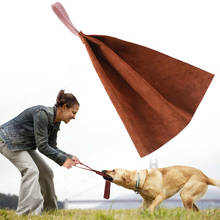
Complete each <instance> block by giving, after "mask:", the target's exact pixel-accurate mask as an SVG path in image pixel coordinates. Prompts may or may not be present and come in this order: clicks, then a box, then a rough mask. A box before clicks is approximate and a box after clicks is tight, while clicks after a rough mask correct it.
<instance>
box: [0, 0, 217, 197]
mask: <svg viewBox="0 0 220 220" xmlns="http://www.w3.org/2000/svg"><path fill="white" fill-rule="evenodd" d="M60 2H61V3H62V4H63V6H64V7H65V9H66V10H67V12H68V14H69V16H70V18H71V20H72V22H73V23H74V25H75V26H76V28H78V30H81V31H83V32H84V33H85V34H100V35H109V36H113V37H117V38H120V39H123V40H127V41H130V42H133V43H137V44H141V45H144V46H147V47H149V48H152V49H155V50H157V51H160V52H162V53H165V54H167V55H169V56H172V57H175V58H177V59H179V60H182V61H184V62H187V63H190V64H192V65H194V66H196V67H199V68H201V69H204V70H206V71H208V72H211V73H214V74H215V77H214V80H213V82H212V84H211V86H210V87H209V89H208V91H207V93H206V95H205V97H204V99H203V101H202V103H201V104H200V105H199V108H198V110H197V111H196V114H195V115H194V117H193V120H192V121H191V123H190V124H189V125H188V126H187V128H185V129H184V130H183V131H182V132H181V133H180V134H179V135H177V136H176V137H175V138H174V139H172V140H171V141H170V142H169V143H167V144H165V145H164V146H163V147H161V148H160V149H159V150H157V151H156V152H154V153H152V154H150V155H148V156H145V157H143V158H140V156H139V155H138V153H137V151H136V149H135V147H134V145H133V143H132V141H131V139H130V137H129V135H128V133H127V131H126V129H125V128H124V126H123V124H122V122H121V120H120V118H119V116H118V115H117V112H116V111H115V109H114V107H113V105H112V103H111V101H110V99H109V97H108V95H107V94H106V92H105V90H104V88H103V86H102V84H101V82H100V80H99V78H98V76H97V73H96V72H95V70H94V67H93V65H92V63H91V61H90V59H89V56H88V54H87V51H86V49H85V47H84V44H83V43H82V42H81V41H80V39H79V38H77V37H76V36H75V35H73V34H72V33H71V32H70V31H69V30H68V29H67V28H66V27H65V26H64V25H63V24H62V23H61V22H60V20H58V18H57V17H56V15H55V14H54V12H53V11H52V9H51V4H53V3H55V1H51V0H32V1H30V0H20V1H17V0H7V1H1V2H0V95H1V105H0V113H1V114H0V124H3V123H4V122H6V121H8V120H10V119H11V118H12V117H14V116H16V115H17V114H19V113H20V112H21V111H22V110H24V109H25V108H27V107H30V106H33V105H38V104H41V105H46V106H53V105H54V103H55V100H56V96H57V93H58V92H59V90H60V89H65V90H66V92H71V93H73V94H74V95H75V96H76V97H77V99H78V100H79V102H80V110H79V112H78V114H77V116H76V120H74V121H72V122H70V123H69V124H68V125H66V124H62V125H61V131H60V132H59V135H58V147H59V148H60V149H62V150H64V151H66V152H68V153H72V154H74V155H76V156H78V157H79V159H80V160H81V161H82V162H84V163H85V164H88V165H89V166H91V167H93V168H94V169H98V170H102V169H113V168H116V167H120V168H127V169H145V168H148V166H149V160H150V158H157V159H158V163H159V166H160V167H163V166H170V165H176V164H180V165H181V164H183V165H190V166H194V167H197V168H199V169H201V170H203V171H204V172H205V173H206V174H207V175H208V176H210V177H212V178H218V179H220V172H219V167H220V160H219V155H220V149H219V145H220V140H219V136H220V104H219V103H220V97H219V94H220V64H219V51H220V43H219V39H220V32H219V30H218V29H219V28H218V27H219V21H220V14H219V7H218V1H217V0H216V1H212V0H211V1H207V0H206V1H202V0H198V1H197V0H194V1H191V0H184V1H176V0H166V1H164V0H151V1H148V0H138V1H133V0H132V1H131V0H127V1H122V0H111V1H102V0H92V1H90V0H87V1H86V0H81V1H69V0H61V1H60ZM43 157H44V156H43ZM44 158H45V160H46V161H47V162H48V164H49V165H50V166H51V167H52V168H53V171H54V174H55V179H54V181H55V187H56V193H57V196H58V199H60V200H63V199H65V198H68V199H82V198H84V199H89V198H91V199H102V197H103V190H104V181H103V180H102V178H100V177H99V176H97V175H95V174H93V173H90V172H87V171H84V170H81V169H77V168H72V169H71V170H67V169H65V168H63V167H60V166H59V165H57V164H56V163H54V162H53V161H51V160H50V159H48V158H46V157H44ZM0 173H1V175H0V192H2V193H14V194H18V192H19V185H20V173H19V172H18V171H17V169H16V168H15V167H14V166H13V165H12V164H11V163H10V162H9V161H7V159H5V158H4V157H3V156H2V155H0ZM112 185H113V184H112ZM127 191H128V190H124V189H123V188H121V187H118V186H113V187H112V198H114V196H118V195H119V194H120V193H121V194H123V193H127Z"/></svg>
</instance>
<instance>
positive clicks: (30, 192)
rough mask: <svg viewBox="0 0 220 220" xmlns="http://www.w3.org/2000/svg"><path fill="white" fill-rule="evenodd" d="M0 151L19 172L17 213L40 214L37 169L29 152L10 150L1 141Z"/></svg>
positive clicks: (40, 205) (41, 205)
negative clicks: (19, 183)
mask: <svg viewBox="0 0 220 220" xmlns="http://www.w3.org/2000/svg"><path fill="white" fill-rule="evenodd" d="M0 153H2V154H3V155H4V156H5V157H6V158H7V159H8V160H10V161H11V162H12V163H13V164H14V165H15V166H16V167H17V168H18V170H19V171H20V173H21V177H22V179H21V185H20V191H19V200H18V207H17V210H16V212H17V214H18V215H23V214H28V213H32V214H34V215H38V214H41V212H42V210H43V202H44V200H43V197H42V194H41V191H40V184H39V171H38V168H37V166H36V164H35V162H34V161H33V159H32V157H31V156H30V154H29V153H28V152H27V151H18V152H13V151H10V150H9V149H8V147H7V145H6V144H4V143H3V142H1V141H0Z"/></svg>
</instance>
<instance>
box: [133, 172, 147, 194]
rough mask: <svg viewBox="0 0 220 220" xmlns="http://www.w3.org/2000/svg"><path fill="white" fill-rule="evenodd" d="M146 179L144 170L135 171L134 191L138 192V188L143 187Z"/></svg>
mask: <svg viewBox="0 0 220 220" xmlns="http://www.w3.org/2000/svg"><path fill="white" fill-rule="evenodd" d="M145 179H146V170H141V171H137V177H136V182H135V190H134V191H135V192H136V193H137V194H139V193H140V189H141V188H142V187H143V185H144V182H145Z"/></svg>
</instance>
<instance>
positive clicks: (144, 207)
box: [140, 199, 151, 211]
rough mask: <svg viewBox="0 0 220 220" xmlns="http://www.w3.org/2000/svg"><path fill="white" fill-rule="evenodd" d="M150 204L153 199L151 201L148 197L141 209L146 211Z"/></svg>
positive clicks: (143, 201)
mask: <svg viewBox="0 0 220 220" xmlns="http://www.w3.org/2000/svg"><path fill="white" fill-rule="evenodd" d="M150 204H151V201H149V200H147V199H143V200H142V203H141V206H140V209H141V210H143V211H144V210H145V209H147V208H148V207H149V206H150Z"/></svg>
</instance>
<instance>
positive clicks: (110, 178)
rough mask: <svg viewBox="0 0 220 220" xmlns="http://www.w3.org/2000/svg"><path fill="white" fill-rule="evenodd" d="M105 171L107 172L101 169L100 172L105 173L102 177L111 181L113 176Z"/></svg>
mask: <svg viewBox="0 0 220 220" xmlns="http://www.w3.org/2000/svg"><path fill="white" fill-rule="evenodd" d="M106 172H107V170H102V173H104V174H105V175H104V176H103V178H104V179H105V180H108V181H110V182H112V181H113V178H112V177H111V176H109V175H108V174H106Z"/></svg>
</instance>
